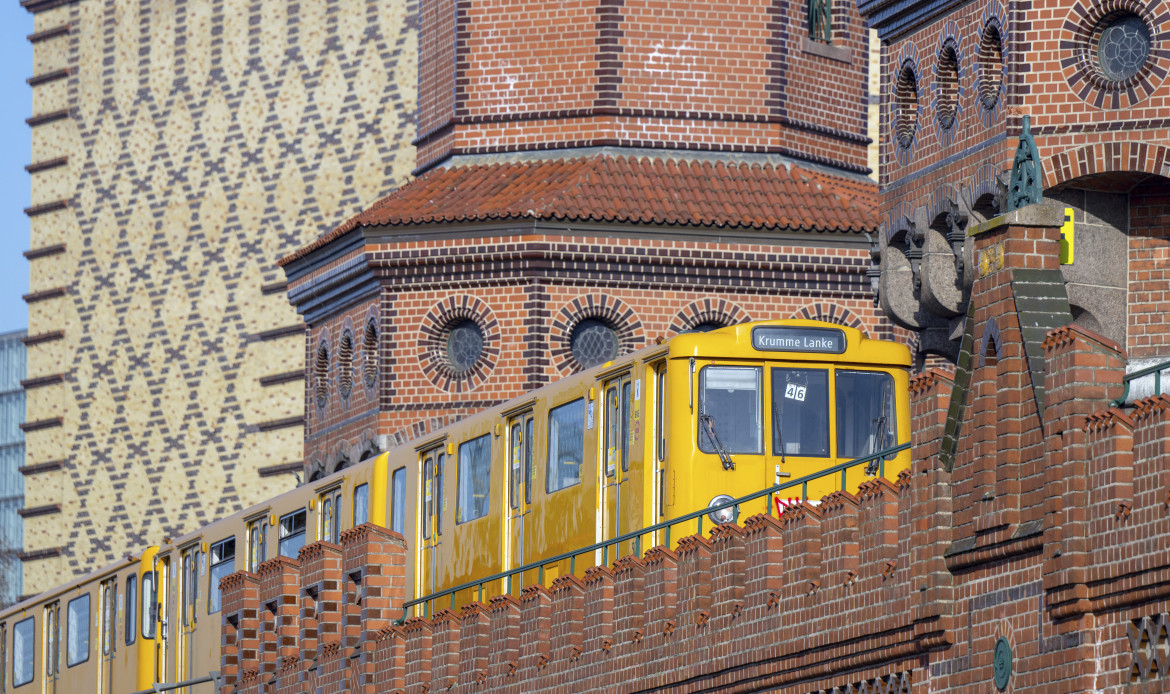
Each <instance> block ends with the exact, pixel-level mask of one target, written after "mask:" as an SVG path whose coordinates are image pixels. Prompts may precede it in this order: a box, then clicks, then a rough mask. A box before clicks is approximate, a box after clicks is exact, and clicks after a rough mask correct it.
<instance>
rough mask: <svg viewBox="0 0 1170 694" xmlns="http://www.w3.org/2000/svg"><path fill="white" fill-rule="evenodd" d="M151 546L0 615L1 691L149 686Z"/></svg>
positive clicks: (59, 692)
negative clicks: (145, 587)
mask: <svg viewBox="0 0 1170 694" xmlns="http://www.w3.org/2000/svg"><path fill="white" fill-rule="evenodd" d="M153 554H154V548H150V549H148V550H147V551H146V552H145V553H144V554H143V555H142V556H140V557H133V558H128V559H126V560H124V561H122V562H118V563H117V564H114V565H111V566H108V567H105V568H104V569H102V570H101V571H98V572H96V573H94V574H90V575H89V576H86V577H84V578H81V579H77V580H75V581H73V582H71V583H68V584H66V585H64V586H62V587H60V588H57V589H55V590H53V591H50V592H48V593H45V594H42V595H40V596H37V597H36V598H33V599H30V600H28V601H25V602H24V603H21V604H19V605H16V606H15V607H13V608H10V609H9V610H6V611H5V612H3V613H0V664H2V667H0V694H8V692H12V693H13V694H25V693H26V692H27V693H28V694H33V693H34V692H35V693H36V694H72V693H73V692H97V694H116V693H120V692H128V691H136V690H139V689H143V688H146V687H149V686H150V679H149V673H150V672H151V671H152V670H153V666H152V665H151V663H150V658H151V654H152V653H153V643H152V640H151V639H150V638H149V637H147V635H146V634H145V633H144V632H143V631H142V627H144V626H145V625H148V624H149V619H148V618H145V619H144V618H143V617H142V615H143V614H144V612H143V610H144V608H145V609H149V606H150V605H151V604H152V603H153V599H152V598H151V597H150V596H149V594H144V592H143V590H142V586H143V581H147V582H149V580H150V575H149V574H150V564H151V559H152V557H153Z"/></svg>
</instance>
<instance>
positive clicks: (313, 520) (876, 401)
mask: <svg viewBox="0 0 1170 694" xmlns="http://www.w3.org/2000/svg"><path fill="white" fill-rule="evenodd" d="M909 366H910V353H909V350H908V349H907V348H906V347H905V346H902V345H898V344H895V343H891V342H884V341H880V340H871V339H868V338H867V337H866V336H865V335H863V334H862V333H861V332H860V331H858V330H855V329H852V328H847V327H842V326H839V325H833V324H828V323H819V322H814V321H768V322H759V323H747V324H743V325H737V326H733V327H729V328H723V329H720V330H715V331H711V332H707V333H688V334H682V335H678V336H675V337H673V338H671V339H669V340H666V341H663V342H662V343H661V344H658V345H655V346H652V347H648V348H646V349H643V350H641V351H638V352H635V353H633V354H630V355H625V356H623V357H621V358H619V359H617V360H615V361H614V362H611V363H607V364H604V365H601V366H598V367H596V368H593V369H590V370H588V371H585V372H583V373H580V374H576V375H574V376H572V377H569V378H566V379H564V380H561V381H559V382H557V383H554V384H551V385H549V386H546V387H544V388H541V389H539V390H536V391H533V392H532V393H529V394H527V395H525V396H522V397H520V398H516V399H514V400H512V401H510V402H508V403H505V404H503V405H500V406H498V407H495V408H492V409H489V410H486V411H484V412H482V413H479V414H477V415H474V416H471V417H468V418H467V419H465V420H463V421H461V422H459V423H457V424H454V425H452V426H450V427H447V428H445V429H443V430H440V431H437V432H435V433H433V434H431V435H429V436H426V437H424V438H422V439H419V440H418V441H415V442H413V443H410V444H406V445H402V446H399V447H397V448H395V449H393V450H391V451H389V452H387V453H383V454H381V455H379V456H377V457H375V458H372V459H369V460H366V461H363V462H361V463H358V464H357V465H354V466H353V467H350V468H347V469H344V470H341V471H339V472H336V473H334V474H333V475H331V476H329V477H326V478H324V479H321V480H315V481H311V482H308V483H306V484H304V485H301V486H300V487H298V488H297V489H294V490H292V491H290V492H287V493H285V494H282V495H280V496H277V497H275V498H273V499H270V500H269V501H266V502H264V503H262V504H258V505H256V506H253V507H251V508H249V509H245V510H243V511H240V512H238V513H235V514H233V515H231V516H229V517H227V518H224V519H222V520H219V521H216V522H214V523H211V524H209V525H207V526H205V527H203V528H200V529H199V530H197V531H195V532H192V533H189V534H187V535H184V536H182V537H179V538H176V539H173V540H171V539H167V540H165V541H164V542H163V543H162V545H161V546H159V547H157V548H150V549H148V550H147V551H146V552H144V553H143V554H141V555H140V556H139V557H138V558H136V559H134V560H127V561H126V562H122V563H120V564H117V565H114V566H111V567H107V568H106V569H103V570H102V571H99V572H95V573H94V574H91V575H89V576H87V577H85V578H82V579H78V580H76V581H74V582H72V583H70V584H67V585H66V586H62V587H61V588H59V589H56V590H54V591H50V592H49V593H46V594H44V595H42V596H39V597H37V598H35V599H33V600H30V601H25V602H24V603H21V604H20V605H17V606H16V607H14V608H11V609H9V610H6V611H4V612H0V637H2V638H0V650H3V649H8V653H6V654H5V653H0V656H2V657H0V662H4V663H10V665H6V666H5V667H4V668H3V671H4V674H3V675H0V694H4V693H5V692H7V691H9V690H11V691H13V692H18V693H19V692H34V691H35V692H41V693H42V694H43V693H44V692H56V691H61V692H65V691H70V692H72V691H91V690H93V691H98V692H99V694H100V693H102V692H108V691H132V690H135V689H138V690H142V689H149V688H150V686H151V685H152V684H153V683H155V682H183V681H186V680H189V679H194V678H199V677H203V676H206V675H207V674H208V673H209V672H211V671H214V670H218V669H219V644H220V626H221V625H220V619H219V616H218V614H219V612H220V611H221V607H222V605H221V600H220V597H221V596H220V593H219V581H220V580H222V578H223V577H225V576H227V575H229V574H231V573H233V572H235V571H240V570H250V571H255V570H256V569H257V568H258V567H259V565H260V564H261V563H262V562H264V561H265V560H267V559H270V558H272V557H275V556H277V555H283V556H287V557H293V558H295V557H296V556H297V553H298V552H299V550H300V548H301V547H303V546H304V545H305V544H307V543H310V542H314V541H317V540H329V541H333V542H336V541H338V539H339V537H340V533H341V531H342V530H344V529H346V528H349V527H352V526H354V525H358V524H360V523H363V522H371V523H375V524H377V525H381V526H384V527H387V528H389V529H391V530H393V531H395V532H399V533H401V534H402V535H403V537H404V538H405V539H406V541H407V545H408V551H409V553H410V555H409V557H410V562H409V563H410V566H409V567H408V586H407V590H408V595H411V596H412V597H413V598H415V599H422V598H426V597H427V596H430V595H433V594H434V593H436V592H441V591H445V590H450V589H452V588H455V587H458V586H461V585H463V584H466V583H469V582H472V581H477V580H480V579H482V578H484V577H486V576H490V575H493V574H496V573H499V572H503V571H508V570H512V569H516V568H518V567H522V566H526V565H530V564H532V563H533V562H537V563H538V564H539V568H538V569H533V570H532V572H531V573H526V574H524V575H521V576H518V577H517V578H516V579H515V580H513V581H510V582H508V581H503V580H501V581H500V582H499V583H498V584H495V585H489V586H487V587H486V591H487V592H486V593H485V594H482V595H481V594H480V593H479V590H478V588H468V589H465V590H462V591H461V592H458V593H457V594H455V595H452V596H445V597H444V598H443V599H442V601H431V600H425V601H423V602H421V603H420V604H419V605H418V607H417V608H416V613H421V614H426V613H429V612H430V611H431V610H432V609H435V608H442V607H447V606H450V605H452V604H454V605H458V604H461V603H465V602H467V601H470V600H473V599H478V598H483V599H486V598H487V597H490V595H492V594H498V593H501V592H504V591H511V592H513V593H518V592H519V590H520V588H521V587H522V586H523V585H527V584H529V583H533V582H536V581H538V580H541V581H543V582H544V583H545V584H546V585H547V584H551V582H552V581H553V580H555V578H557V576H559V575H562V574H564V573H566V572H570V571H572V572H575V573H577V574H583V573H584V571H585V570H586V569H587V568H589V567H590V566H593V565H596V564H598V563H602V562H609V561H612V560H613V559H616V557H618V556H620V555H622V554H626V553H629V552H631V551H636V549H637V546H636V545H634V544H633V543H629V544H626V545H624V546H621V547H619V548H617V549H616V550H614V551H613V552H604V553H603V552H596V553H592V554H588V555H584V556H581V557H578V558H574V559H572V560H569V559H566V560H563V561H556V562H544V563H540V561H541V560H543V559H547V558H549V557H554V556H556V555H558V554H561V553H564V552H568V551H570V550H575V549H579V548H581V547H587V546H589V545H591V544H594V543H597V542H601V541H605V540H610V539H613V538H617V537H620V536H622V535H624V534H626V533H630V532H631V531H636V530H640V529H642V528H646V527H649V526H652V525H655V524H659V523H663V522H665V521H668V520H670V519H676V518H680V517H682V516H684V515H687V514H690V513H694V512H698V511H702V510H705V509H707V508H709V507H711V506H717V505H719V504H722V503H725V502H728V501H731V500H733V499H736V498H740V497H743V496H746V495H749V494H751V493H753V492H758V491H759V490H761V489H765V488H768V487H771V486H772V485H774V484H777V483H782V482H783V481H784V480H797V479H799V478H802V477H805V476H807V475H810V474H813V473H816V472H818V471H821V470H825V469H828V468H832V467H834V466H837V465H839V464H841V463H844V462H846V461H850V460H853V459H856V458H858V457H861V456H865V455H868V454H871V453H874V452H877V451H880V450H885V449H887V448H892V447H894V446H896V445H898V444H900V443H904V442H906V441H908V440H909V436H910V431H909V395H908V377H909V376H908V372H909ZM909 462H910V460H909V452H907V451H904V452H902V453H899V454H896V455H891V456H888V458H887V459H886V460H884V461H882V465H881V466H878V467H877V468H876V469H872V470H868V471H867V470H865V469H864V467H863V466H855V467H854V468H851V469H849V470H847V471H845V472H844V476H842V475H840V474H834V475H832V476H830V477H823V478H820V479H817V480H814V481H811V482H809V483H807V484H805V485H801V486H800V488H799V489H793V490H792V492H791V493H792V494H793V495H796V496H802V495H807V496H808V497H809V498H817V497H819V496H821V495H823V494H826V493H828V492H831V491H835V490H836V489H840V488H842V484H844V486H845V487H846V488H851V489H852V488H856V487H857V485H858V484H860V483H861V481H863V480H864V479H865V478H866V475H867V473H868V474H873V473H874V472H876V471H877V470H880V469H884V472H885V474H886V476H887V477H891V478H893V477H895V476H896V475H897V474H898V472H900V471H901V470H902V469H905V468H906V467H908V466H909ZM765 503H766V502H765V500H764V498H763V497H762V498H760V499H759V500H758V501H756V502H752V503H749V504H745V505H744V507H743V508H728V509H725V510H722V511H719V512H712V513H711V514H709V520H710V523H726V522H732V521H734V520H736V519H738V518H741V517H743V516H745V515H747V514H752V513H759V512H763V511H765V510H766V506H765ZM704 517H707V516H704V515H703V514H699V519H697V520H696V521H690V522H687V523H678V524H675V525H670V529H671V530H672V532H671V533H670V535H669V536H667V535H665V534H664V535H660V536H655V535H651V536H650V537H648V538H646V540H647V541H646V543H644V544H642V545H641V546H642V547H648V546H651V545H652V544H655V543H662V542H670V543H671V544H673V543H676V542H677V541H678V539H679V538H681V537H682V536H684V535H686V534H690V533H694V532H696V531H699V530H701V528H702V526H701V525H700V522H701V519H702V518H704ZM710 523H708V525H707V527H710ZM668 525H669V524H668ZM119 589H120V590H122V595H123V598H122V599H119V598H117V590H119ZM132 593H133V594H134V596H133V597H131V594H132ZM83 595H85V596H89V597H87V598H82V597H81V596H83ZM119 600H121V602H119ZM63 604H64V605H65V612H64V613H61V612H60V610H61V608H62V605H63ZM95 606H96V607H95ZM111 606H116V608H115V607H111ZM83 608H84V609H83ZM113 609H116V617H115V616H114V613H113V612H111V611H110V610H113ZM86 610H97V612H87V611H86ZM132 612H133V614H132ZM60 614H65V615H66V616H67V624H65V625H64V626H62V623H61V618H60ZM74 615H76V620H81V621H76V620H75V619H74ZM99 615H100V618H99ZM82 616H85V617H86V619H87V620H88V621H85V620H82ZM70 620H74V621H70ZM110 620H113V621H112V622H111V621H110ZM82 623H87V624H88V625H89V626H90V631H89V633H88V636H87V637H85V638H83V637H82V636H81V634H82V629H81V627H79V626H75V625H76V624H82ZM131 625H136V628H134V629H132V628H131ZM119 628H120V629H121V631H118V629H119ZM62 634H64V638H65V639H66V643H67V646H68V649H67V658H66V662H67V663H73V664H72V665H67V666H66V667H65V668H64V669H61V668H59V667H58V666H57V663H58V661H59V660H60V658H59V648H60V639H61V638H62ZM119 635H120V636H119ZM110 637H114V638H113V639H111V638H110ZM119 638H120V639H122V640H121V641H119V640H118V639H119ZM70 639H76V641H71V640H70ZM115 645H117V646H118V647H117V648H115ZM69 649H72V650H69ZM81 652H86V653H89V654H90V656H89V657H87V659H85V660H78V658H80V655H76V654H80V653H81ZM75 655H76V657H75ZM5 677H8V678H10V679H8V680H7V681H5V679H3V678H5ZM131 682H133V684H134V686H133V687H131ZM203 686H206V685H203ZM54 687H56V688H55V689H54ZM189 689H190V691H198V689H197V688H194V687H192V688H189Z"/></svg>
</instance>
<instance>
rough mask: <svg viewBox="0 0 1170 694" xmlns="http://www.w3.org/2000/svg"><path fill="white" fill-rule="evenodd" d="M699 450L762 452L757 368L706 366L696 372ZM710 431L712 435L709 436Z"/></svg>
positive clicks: (758, 371)
mask: <svg viewBox="0 0 1170 694" xmlns="http://www.w3.org/2000/svg"><path fill="white" fill-rule="evenodd" d="M699 414H700V416H702V417H703V418H704V421H706V422H707V423H708V424H710V427H706V426H703V427H700V428H699V449H700V450H702V451H703V452H705V453H714V452H717V451H719V449H720V448H722V449H723V451H724V452H726V453H761V452H762V451H761V449H762V447H763V446H762V445H761V442H762V439H763V437H762V436H761V432H762V431H763V428H762V427H761V425H760V424H761V423H760V370H759V369H758V368H755V367H745V366H706V367H703V370H702V371H701V372H699ZM712 434H713V436H712Z"/></svg>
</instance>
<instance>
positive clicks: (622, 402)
mask: <svg viewBox="0 0 1170 694" xmlns="http://www.w3.org/2000/svg"><path fill="white" fill-rule="evenodd" d="M603 392H604V398H603V401H602V402H603V403H604V405H603V407H604V414H603V424H602V426H603V429H602V432H603V435H604V445H603V446H602V451H603V455H604V459H605V465H604V466H603V473H602V474H604V476H605V479H604V482H603V489H604V492H603V495H604V499H605V500H604V503H603V508H604V510H605V519H604V522H603V527H604V532H605V537H606V539H611V538H614V537H618V536H620V535H622V534H624V533H628V532H630V531H631V530H634V529H635V528H640V527H642V525H641V522H640V514H639V513H638V504H637V501H638V499H637V498H635V497H636V496H637V494H636V489H637V487H636V486H635V485H632V484H629V482H630V423H631V412H630V411H631V409H632V406H633V386H632V383H631V380H630V376H629V374H625V375H622V376H619V377H617V378H615V379H613V380H611V381H608V382H606V384H605V387H604V388H603ZM630 549H631V547H630V546H624V545H623V546H622V547H618V548H616V550H617V552H618V553H617V554H614V552H613V551H612V550H611V551H610V561H611V562H612V561H613V559H615V558H616V557H618V556H622V555H624V554H627V553H629V552H630Z"/></svg>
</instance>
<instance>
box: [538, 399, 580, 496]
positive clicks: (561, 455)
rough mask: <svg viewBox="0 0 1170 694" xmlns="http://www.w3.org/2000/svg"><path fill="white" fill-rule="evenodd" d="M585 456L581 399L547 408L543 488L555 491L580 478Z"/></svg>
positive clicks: (570, 484)
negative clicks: (545, 473)
mask: <svg viewBox="0 0 1170 694" xmlns="http://www.w3.org/2000/svg"><path fill="white" fill-rule="evenodd" d="M584 458H585V399H584V398H579V399H577V400H574V401H572V402H568V403H565V404H564V405H561V406H559V407H554V408H552V409H551V410H549V411H548V459H547V464H548V470H547V472H548V474H547V475H545V491H547V492H550V493H551V492H555V491H558V490H561V489H564V488H566V487H571V486H573V485H575V484H579V483H580V482H581V461H582V460H583V459H584Z"/></svg>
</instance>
